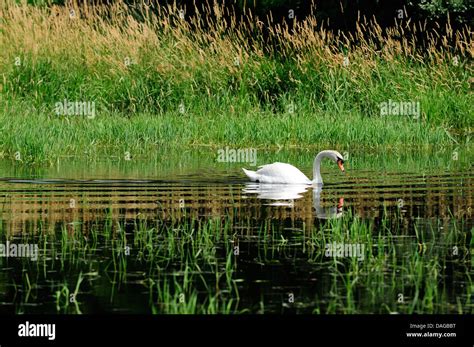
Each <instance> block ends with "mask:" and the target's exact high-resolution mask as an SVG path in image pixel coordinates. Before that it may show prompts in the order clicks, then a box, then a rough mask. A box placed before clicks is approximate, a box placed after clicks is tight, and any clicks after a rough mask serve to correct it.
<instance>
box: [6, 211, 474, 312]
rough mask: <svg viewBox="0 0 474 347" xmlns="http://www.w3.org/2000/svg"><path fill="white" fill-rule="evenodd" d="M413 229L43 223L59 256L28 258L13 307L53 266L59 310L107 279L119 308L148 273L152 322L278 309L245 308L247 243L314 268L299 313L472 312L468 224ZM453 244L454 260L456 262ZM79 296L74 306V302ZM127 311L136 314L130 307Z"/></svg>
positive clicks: (434, 223)
mask: <svg viewBox="0 0 474 347" xmlns="http://www.w3.org/2000/svg"><path fill="white" fill-rule="evenodd" d="M397 213H398V212H395V214H397ZM111 214H112V211H111V210H109V215H111ZM407 222H408V221H407V219H406V218H404V217H403V215H402V214H401V213H400V214H399V215H398V216H397V215H395V216H394V215H393V213H392V214H389V213H388V212H387V211H386V212H385V214H384V216H383V218H382V219H381V220H380V221H379V222H378V223H376V222H375V220H363V219H361V218H360V217H357V216H355V215H352V213H351V211H350V210H349V211H347V213H346V214H345V215H344V216H343V217H342V218H340V219H335V220H327V221H321V222H320V223H319V224H318V225H317V226H315V227H312V228H308V229H305V228H303V230H302V231H301V232H296V231H295V232H292V233H288V231H284V230H281V229H280V227H279V226H278V225H276V224H274V223H272V222H264V223H263V224H262V225H261V227H260V228H259V229H258V230H251V229H249V228H248V227H245V225H244V226H242V225H240V228H237V224H236V222H235V221H234V220H233V219H231V218H229V217H227V218H222V219H220V218H216V219H204V220H203V219H201V220H199V219H189V218H180V219H175V220H173V221H171V222H165V221H162V220H154V221H150V220H145V219H144V218H140V217H138V218H137V219H135V220H132V221H130V220H128V221H123V220H122V221H112V219H111V218H105V220H101V221H98V222H96V223H93V224H92V225H90V226H88V231H87V232H85V230H81V228H76V229H71V230H69V231H68V230H67V229H65V228H63V229H62V230H61V231H60V232H56V233H43V232H42V231H45V230H41V229H42V228H43V225H42V224H38V226H37V227H36V228H34V227H33V229H34V230H36V231H37V232H38V235H41V236H39V241H38V242H39V243H40V244H42V245H43V247H42V249H43V250H46V254H49V255H50V256H51V257H52V259H48V260H46V259H45V257H40V258H39V260H38V262H31V261H29V260H21V264H22V267H23V269H24V272H25V276H23V282H22V283H15V285H16V291H17V293H18V294H19V295H18V298H16V299H15V300H16V302H18V300H21V302H18V305H19V312H27V311H28V306H27V305H23V304H26V303H31V302H34V301H35V300H38V301H40V300H44V290H45V289H44V288H43V289H42V290H43V292H40V291H41V288H40V287H41V285H42V281H43V280H44V279H48V277H53V275H51V274H49V270H54V269H55V270H57V272H58V273H57V274H56V275H54V280H53V284H52V285H51V286H50V288H48V289H46V291H48V290H50V291H51V292H50V294H49V295H50V298H49V299H48V298H47V299H46V301H48V300H49V301H51V300H54V305H55V307H56V309H57V310H58V311H60V312H67V313H81V312H88V311H89V309H88V308H87V300H88V299H87V298H88V297H91V296H92V297H93V296H94V295H96V293H95V290H96V289H95V287H94V285H93V282H94V280H95V279H98V278H99V277H100V278H102V279H106V280H107V291H108V292H110V293H109V295H110V304H111V305H112V306H114V304H116V302H115V300H116V295H118V294H119V293H120V291H121V290H122V289H123V288H125V287H127V286H128V285H130V281H132V278H133V276H134V275H136V273H137V272H140V273H142V275H140V276H139V283H140V286H142V287H143V288H145V291H146V292H147V293H148V303H149V308H148V309H149V310H150V311H151V312H152V313H157V314H161V313H237V312H240V313H242V312H256V311H261V312H263V311H264V312H273V311H277V312H278V311H281V310H282V308H281V305H283V303H282V302H280V303H278V302H274V301H273V302H269V301H266V299H265V296H264V295H263V294H262V297H261V299H260V298H245V299H246V300H245V301H246V302H247V303H249V302H250V304H247V306H245V307H244V306H242V298H243V297H242V291H243V292H245V286H246V283H241V282H240V281H241V280H242V278H241V273H240V272H239V271H238V267H239V257H241V256H242V254H243V253H242V250H243V248H242V249H240V252H241V253H240V255H234V251H235V248H234V247H235V246H236V245H243V244H245V245H246V247H247V246H248V247H257V249H256V251H255V252H254V253H249V254H251V255H252V258H253V260H252V261H253V262H256V263H261V264H262V265H263V266H265V268H267V269H268V270H266V271H270V269H272V266H274V265H275V264H282V263H286V264H287V266H289V268H288V271H292V269H295V270H298V271H300V272H302V271H303V272H304V271H308V272H309V273H312V272H314V271H317V274H319V277H318V281H319V285H318V286H317V288H315V289H313V290H312V291H309V289H307V288H305V283H304V281H305V279H304V278H302V279H296V280H298V281H300V282H298V283H302V286H301V288H300V289H299V290H301V294H298V292H296V293H295V303H294V304H293V307H294V308H295V309H296V310H297V311H301V312H308V311H309V312H314V313H321V314H324V313H372V312H380V313H395V312H398V313H453V312H456V313H473V309H474V308H473V305H472V303H471V300H472V291H473V285H472V279H471V275H470V272H469V271H470V270H469V268H470V262H471V261H472V259H471V256H470V248H472V236H471V235H472V230H471V231H470V232H466V228H467V225H466V223H467V220H466V219H465V217H462V218H457V219H456V218H453V217H452V216H451V218H448V219H444V220H443V219H432V220H422V221H420V222H419V223H415V224H414V229H415V230H416V232H413V231H412V230H413V229H411V228H410V227H408V226H407V224H406V223H407ZM75 225H76V227H77V226H78V225H81V224H75ZM440 226H444V229H440ZM82 227H84V225H82ZM1 235H2V238H3V233H2V234H1ZM247 235H253V236H254V237H253V238H251V239H248V238H247ZM255 237H256V238H255ZM29 240H30V242H31V238H30V239H29ZM332 242H336V243H353V244H363V245H364V246H365V248H364V258H363V259H362V260H358V259H357V258H355V257H353V258H350V257H343V258H337V257H332V258H329V257H327V256H326V255H325V245H326V244H328V243H332ZM127 247H130V248H129V251H130V253H129V255H127V252H126V250H127ZM454 247H457V252H458V253H457V255H453V249H454ZM246 251H247V252H250V251H249V249H247V248H246ZM55 256H57V257H58V260H56V261H55V260H54V257H55ZM103 257H105V262H104V263H103V265H100V262H98V261H97V259H98V258H103ZM296 261H298V262H296ZM288 264H290V265H288ZM299 267H301V268H299ZM315 269H319V270H315ZM42 274H43V275H44V276H42ZM77 274H79V275H77ZM57 276H59V279H58V278H57ZM312 276H314V275H312ZM316 276H318V275H316ZM35 281H37V282H38V283H35ZM301 281H302V282H301ZM456 283H461V284H463V286H464V287H463V288H459V287H457V285H456ZM295 285H296V284H295ZM134 288H135V290H139V289H137V287H134ZM22 293H28V295H27V296H25V295H23V294H22ZM71 294H75V298H76V300H77V301H73V302H71V301H70V300H69V299H70V295H71ZM79 303H80V304H79ZM120 308H127V307H126V304H125V307H120ZM141 309H142V310H144V309H145V308H143V307H141Z"/></svg>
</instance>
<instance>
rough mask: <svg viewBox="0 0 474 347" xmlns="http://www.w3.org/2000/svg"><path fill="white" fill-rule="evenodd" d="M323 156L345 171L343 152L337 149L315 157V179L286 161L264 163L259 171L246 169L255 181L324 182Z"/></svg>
mask: <svg viewBox="0 0 474 347" xmlns="http://www.w3.org/2000/svg"><path fill="white" fill-rule="evenodd" d="M323 158H329V159H331V160H333V161H334V162H336V163H337V165H338V166H339V168H340V169H341V171H342V172H344V166H343V163H344V159H343V157H342V155H341V153H339V152H337V151H331V150H327V151H321V152H319V153H318V155H317V156H316V157H315V158H314V162H313V180H310V179H309V178H308V177H306V175H305V174H304V173H302V172H301V171H300V170H298V169H297V168H296V167H294V166H293V165H290V164H285V163H273V164H267V165H262V166H260V167H259V169H258V170H257V171H251V170H246V169H242V170H244V173H245V174H246V175H247V177H248V178H249V179H250V180H251V181H253V182H260V183H278V184H322V183H323V179H322V177H321V172H320V168H321V161H322V159H323Z"/></svg>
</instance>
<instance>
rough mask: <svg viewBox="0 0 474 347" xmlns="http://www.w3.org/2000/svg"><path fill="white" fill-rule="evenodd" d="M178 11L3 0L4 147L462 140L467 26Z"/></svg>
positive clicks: (11, 152) (105, 150) (116, 150)
mask: <svg viewBox="0 0 474 347" xmlns="http://www.w3.org/2000/svg"><path fill="white" fill-rule="evenodd" d="M186 10H187V9H183V8H179V7H177V6H176V5H168V6H161V7H158V6H151V7H150V6H146V5H145V4H143V3H142V4H136V5H135V6H127V5H126V4H124V3H121V2H118V3H116V4H114V5H112V6H109V7H104V6H98V5H94V6H92V5H85V4H78V3H74V2H73V3H72V5H71V6H67V7H66V6H55V5H54V6H49V7H42V6H32V5H27V4H25V3H24V2H22V3H20V4H18V3H17V2H15V1H12V0H7V1H4V2H2V4H1V5H0V17H1V18H2V20H1V21H0V69H1V96H2V98H1V100H0V102H1V104H2V112H1V113H0V118H1V119H0V124H1V125H0V126H1V131H2V140H1V141H0V151H1V152H2V154H3V156H4V157H6V158H9V159H13V158H14V157H15V153H17V152H20V154H22V158H23V161H24V162H40V163H44V162H48V161H49V162H54V161H55V160H56V159H57V158H58V157H60V156H63V155H73V156H84V157H92V158H93V157H97V156H114V155H118V154H120V155H121V154H122V153H123V152H124V151H133V152H135V153H148V152H150V151H153V150H154V149H157V148H160V147H163V146H171V147H177V148H183V147H189V146H211V147H220V146H225V145H233V146H252V145H253V146H262V147H267V148H272V147H277V145H278V146H280V145H283V146H301V147H310V146H315V145H328V146H329V145H331V146H353V145H358V146H370V147H376V146H384V147H387V146H391V147H400V146H424V145H428V146H447V145H455V144H459V143H461V144H463V145H466V144H467V145H469V143H470V138H471V134H472V130H471V128H472V125H473V118H474V117H473V115H472V104H473V94H472V92H471V90H470V87H471V84H472V79H470V78H471V76H472V55H473V52H474V51H473V44H472V32H471V31H470V28H468V27H465V28H464V29H463V30H460V31H453V30H451V29H450V28H449V26H448V28H446V30H445V31H446V34H444V35H440V34H438V33H437V32H436V31H435V30H433V31H429V32H424V30H425V29H424V27H423V25H422V24H420V23H411V22H410V21H408V22H402V23H399V24H397V26H396V27H392V28H388V29H382V28H381V26H380V25H379V24H377V22H376V21H375V20H374V19H372V20H368V19H365V18H360V19H359V23H358V26H357V30H356V32H354V33H352V34H350V33H342V32H339V33H334V32H331V31H328V30H326V29H325V28H324V27H322V26H321V25H319V23H317V21H316V19H315V17H314V16H312V15H310V16H309V17H307V18H306V19H304V20H295V21H294V22H293V23H291V25H289V24H286V23H283V24H276V23H273V22H272V20H271V18H270V17H269V18H267V19H260V18H257V17H255V16H253V15H252V13H251V12H250V11H248V12H245V13H244V14H243V15H241V16H237V15H236V13H235V12H233V11H231V10H228V9H225V8H224V7H223V6H222V5H220V4H219V3H217V2H216V3H214V4H213V5H206V6H204V5H203V6H201V5H199V6H197V7H196V8H194V9H193V11H192V14H191V11H189V12H190V14H188V13H187V12H186ZM188 10H189V9H188ZM448 25H449V24H448ZM420 32H421V33H423V35H421V37H422V38H420V35H418V36H417V34H419V33H420ZM417 37H418V38H417ZM390 101H395V102H409V103H412V102H413V103H418V102H419V105H420V107H419V109H420V112H419V116H418V117H416V118H415V117H411V116H410V115H408V116H407V115H398V116H397V115H391V116H381V106H380V105H381V103H384V102H385V103H386V102H390ZM63 102H64V103H65V102H79V103H94V114H93V116H92V115H90V114H89V116H84V115H83V114H79V115H78V114H77V112H76V113H73V114H58V113H60V112H58V108H57V107H58V106H57V104H58V103H63ZM382 128H383V129H384V131H383V132H382V131H380V129H382Z"/></svg>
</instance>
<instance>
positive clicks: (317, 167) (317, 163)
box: [313, 151, 329, 184]
mask: <svg viewBox="0 0 474 347" xmlns="http://www.w3.org/2000/svg"><path fill="white" fill-rule="evenodd" d="M325 157H329V155H328V153H327V151H322V152H319V153H318V155H317V156H316V157H315V158H314V162H313V184H322V183H323V178H322V177H321V161H322V160H323V158H325Z"/></svg>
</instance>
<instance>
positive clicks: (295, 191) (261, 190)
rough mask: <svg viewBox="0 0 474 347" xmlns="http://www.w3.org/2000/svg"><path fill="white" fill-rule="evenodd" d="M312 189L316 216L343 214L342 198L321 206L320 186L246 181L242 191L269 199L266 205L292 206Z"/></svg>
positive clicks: (330, 216)
mask: <svg viewBox="0 0 474 347" xmlns="http://www.w3.org/2000/svg"><path fill="white" fill-rule="evenodd" d="M310 188H312V189H313V207H314V210H315V212H316V218H319V219H330V218H340V217H341V216H342V215H343V205H344V199H343V198H340V199H339V202H338V204H337V205H336V206H332V207H323V206H321V192H322V188H321V187H320V186H310V185H299V184H269V183H247V184H246V185H245V188H243V189H242V192H243V193H245V194H256V196H257V198H258V199H261V200H269V202H268V203H266V204H265V205H268V206H288V207H293V206H294V201H295V200H297V199H300V198H302V197H303V196H304V194H305V193H306V192H307V191H308V190H309V189H310Z"/></svg>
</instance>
